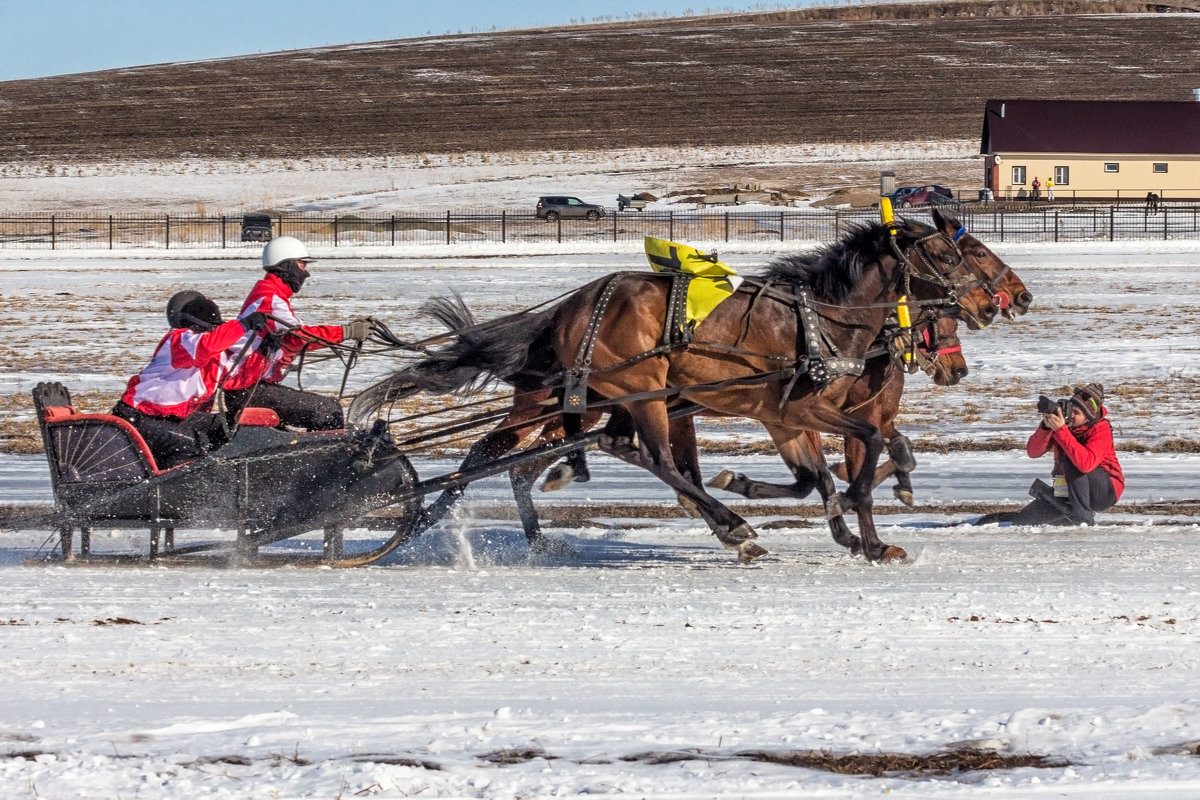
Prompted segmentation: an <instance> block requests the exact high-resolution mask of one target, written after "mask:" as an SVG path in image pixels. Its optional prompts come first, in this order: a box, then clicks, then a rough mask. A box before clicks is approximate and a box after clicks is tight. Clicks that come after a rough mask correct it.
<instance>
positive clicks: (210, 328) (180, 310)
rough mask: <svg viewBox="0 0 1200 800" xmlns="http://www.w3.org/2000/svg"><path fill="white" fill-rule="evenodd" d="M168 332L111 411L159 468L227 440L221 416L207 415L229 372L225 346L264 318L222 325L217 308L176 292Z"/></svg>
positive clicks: (201, 297) (250, 317)
mask: <svg viewBox="0 0 1200 800" xmlns="http://www.w3.org/2000/svg"><path fill="white" fill-rule="evenodd" d="M167 323H168V324H169V325H170V326H171V330H170V331H168V332H167V335H166V336H164V337H163V339H162V341H161V342H159V343H158V347H156V348H155V349H154V355H153V356H151V358H150V363H149V364H148V365H147V366H146V368H145V369H143V370H142V371H141V372H139V373H138V374H137V375H134V376H133V377H132V378H130V379H129V383H128V385H127V386H126V387H125V393H124V394H123V395H121V399H120V400H118V401H117V404H116V406H115V407H114V408H113V411H112V413H113V414H114V415H116V416H118V417H120V418H121V419H124V420H127V421H128V422H129V423H130V424H131V425H133V427H134V428H136V429H137V431H138V433H140V434H141V435H142V439H144V440H145V442H146V446H147V447H149V448H150V452H151V453H152V454H153V455H154V461H155V463H156V464H158V467H159V469H168V468H170V467H173V466H175V465H177V464H180V463H182V462H184V461H189V460H191V459H193V458H199V457H200V456H202V455H204V454H205V453H207V452H210V451H211V450H215V449H216V448H218V447H220V446H221V445H223V444H225V443H226V442H227V441H229V429H228V427H226V423H225V416H224V415H223V414H213V413H210V412H211V408H212V399H213V395H214V394H215V393H216V390H217V384H218V383H219V382H220V379H221V378H222V377H223V376H224V374H225V371H226V369H227V368H228V361H227V358H226V352H227V351H228V349H229V347H230V346H231V345H232V344H233V343H234V342H236V341H238V340H239V339H241V338H242V337H243V336H244V335H246V334H247V333H249V332H250V331H251V330H253V328H254V326H256V325H258V326H261V325H264V324H265V323H266V315H265V314H250V315H248V316H247V317H245V318H244V319H241V320H232V321H230V322H222V321H221V311H220V309H218V308H217V304H216V303H214V302H213V301H212V300H209V299H208V298H207V297H205V296H204V295H202V294H200V293H199V292H196V291H184V292H177V293H176V294H175V295H174V296H172V297H171V299H170V301H168V303H167Z"/></svg>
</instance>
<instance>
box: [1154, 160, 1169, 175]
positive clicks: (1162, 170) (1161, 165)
mask: <svg viewBox="0 0 1200 800" xmlns="http://www.w3.org/2000/svg"><path fill="white" fill-rule="evenodd" d="M1154 172H1155V174H1157V175H1165V174H1166V173H1167V165H1166V163H1165V162H1155V164H1154Z"/></svg>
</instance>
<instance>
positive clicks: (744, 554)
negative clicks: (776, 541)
mask: <svg viewBox="0 0 1200 800" xmlns="http://www.w3.org/2000/svg"><path fill="white" fill-rule="evenodd" d="M737 551H738V561H739V562H741V563H742V564H749V563H750V562H751V561H753V560H754V559H756V558H758V557H759V556H765V555H766V554H767V548H765V547H760V546H759V545H757V544H755V543H754V542H751V541H749V540H747V541H745V542H742V543H741V544H740V545H738V547H737Z"/></svg>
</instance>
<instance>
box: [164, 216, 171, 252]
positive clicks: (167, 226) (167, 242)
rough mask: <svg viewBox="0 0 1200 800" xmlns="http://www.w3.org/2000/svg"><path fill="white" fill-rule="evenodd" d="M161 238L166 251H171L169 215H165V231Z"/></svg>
mask: <svg viewBox="0 0 1200 800" xmlns="http://www.w3.org/2000/svg"><path fill="white" fill-rule="evenodd" d="M163 237H164V239H165V241H166V249H167V250H170V249H171V215H170V214H167V225H166V229H165V231H164V233H163Z"/></svg>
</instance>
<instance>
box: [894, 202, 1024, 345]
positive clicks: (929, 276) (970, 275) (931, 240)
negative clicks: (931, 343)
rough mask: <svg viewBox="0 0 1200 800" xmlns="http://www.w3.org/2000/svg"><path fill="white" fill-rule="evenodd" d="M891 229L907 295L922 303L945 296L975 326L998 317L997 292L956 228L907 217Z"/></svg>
mask: <svg viewBox="0 0 1200 800" xmlns="http://www.w3.org/2000/svg"><path fill="white" fill-rule="evenodd" d="M934 213H935V214H937V212H936V211H935V212H934ZM939 218H940V217H939ZM889 230H890V231H892V232H893V233H894V236H893V237H892V245H893V250H894V252H895V253H896V254H898V256H899V262H900V267H901V275H900V280H901V282H902V285H903V293H904V294H905V295H908V296H909V298H910V299H915V300H918V301H922V302H923V303H928V302H933V301H936V300H943V301H944V305H945V306H946V307H957V309H958V313H959V314H960V315H961V316H962V317H963V318H965V319H966V320H967V325H968V327H970V328H972V329H976V330H978V329H980V328H985V327H987V326H988V325H989V324H990V323H991V321H992V320H993V319H995V317H996V314H997V312H999V310H1000V308H999V306H998V305H997V304H996V302H995V295H994V293H993V291H992V289H991V288H990V287H989V286H988V285H987V284H986V283H985V281H984V278H983V277H982V276H980V275H979V274H978V273H977V272H976V271H975V270H974V269H972V267H971V264H970V263H969V262H968V260H967V259H966V257H965V256H964V255H963V253H962V251H961V250H960V249H959V247H958V245H957V244H956V243H955V241H954V236H955V233H957V229H955V233H951V232H948V231H946V230H945V229H944V228H943V227H937V228H935V227H931V226H929V225H926V224H924V223H921V222H916V221H915V220H911V219H904V220H901V221H900V223H899V224H897V225H895V226H892V227H891V228H890V229H889ZM996 260H997V261H999V259H996Z"/></svg>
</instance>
